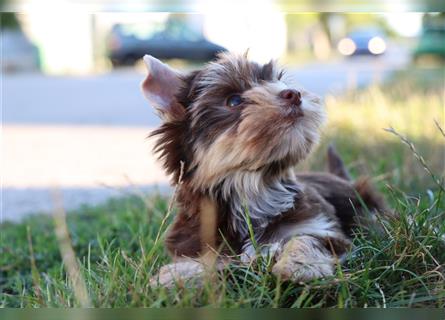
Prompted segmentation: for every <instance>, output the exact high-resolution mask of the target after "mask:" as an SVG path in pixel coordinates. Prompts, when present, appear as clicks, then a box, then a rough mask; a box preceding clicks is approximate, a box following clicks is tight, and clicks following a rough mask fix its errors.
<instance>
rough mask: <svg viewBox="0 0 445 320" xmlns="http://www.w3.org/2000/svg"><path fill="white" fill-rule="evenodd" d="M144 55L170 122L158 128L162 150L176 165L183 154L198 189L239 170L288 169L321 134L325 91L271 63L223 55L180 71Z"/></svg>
mask: <svg viewBox="0 0 445 320" xmlns="http://www.w3.org/2000/svg"><path fill="white" fill-rule="evenodd" d="M144 60H145V63H146V65H147V68H148V71H149V74H148V76H147V78H146V79H145V80H144V82H143V85H142V87H143V92H144V94H145V96H146V97H147V98H148V100H149V101H150V102H151V104H152V105H153V106H154V107H155V108H156V109H157V110H158V112H159V114H160V116H161V118H162V119H163V120H164V122H165V123H164V125H163V127H161V129H160V130H158V131H157V132H156V133H157V134H160V135H161V138H160V140H159V144H158V151H160V152H161V156H162V157H164V158H165V161H166V166H167V170H168V171H170V172H174V171H175V170H174V169H173V168H169V166H174V162H175V161H176V162H179V161H180V160H183V161H185V162H186V168H187V171H188V173H190V175H191V176H193V178H192V180H193V185H194V186H195V187H197V188H211V187H213V186H215V185H216V184H218V183H219V182H221V181H222V180H224V179H225V178H226V177H229V176H231V175H233V174H237V173H239V172H246V171H249V172H260V171H264V172H266V171H267V172H277V171H280V170H283V169H287V168H289V167H290V166H293V165H295V164H297V163H298V162H299V161H301V160H302V159H304V158H305V157H306V156H307V155H308V153H309V152H310V150H311V149H312V147H313V145H314V143H316V142H317V141H318V137H319V129H320V126H321V124H322V123H323V120H324V112H323V108H322V105H321V103H320V100H319V98H318V97H316V96H315V95H313V94H311V93H309V92H307V91H305V90H303V89H302V88H299V87H297V86H296V85H295V84H293V83H292V81H290V77H287V76H286V75H284V73H283V72H282V71H280V70H278V69H277V68H276V66H275V65H274V63H272V62H270V63H268V64H266V65H263V66H260V65H258V64H257V63H254V62H250V61H248V60H247V58H246V57H245V56H238V55H233V54H221V55H219V58H218V59H217V60H216V61H215V62H211V63H209V64H208V65H206V66H205V67H204V68H203V69H202V70H199V71H195V72H191V73H190V74H188V75H180V74H179V73H178V72H176V71H175V70H173V69H171V68H169V67H168V66H167V65H164V64H162V63H161V62H160V61H158V60H156V59H155V58H153V57H150V56H146V57H144ZM173 127H174V128H175V130H176V131H177V132H176V133H174V132H171V131H172V130H171V129H172V128H173ZM162 128H164V130H163V129H162ZM168 128H170V130H169V129H168ZM179 128H180V129H179ZM175 134H176V135H182V136H181V137H179V136H178V137H176V138H175V137H173V135H175ZM175 139H176V141H173V140H175ZM173 149H181V153H182V154H178V150H173ZM171 153H176V154H171ZM176 167H177V168H179V163H176Z"/></svg>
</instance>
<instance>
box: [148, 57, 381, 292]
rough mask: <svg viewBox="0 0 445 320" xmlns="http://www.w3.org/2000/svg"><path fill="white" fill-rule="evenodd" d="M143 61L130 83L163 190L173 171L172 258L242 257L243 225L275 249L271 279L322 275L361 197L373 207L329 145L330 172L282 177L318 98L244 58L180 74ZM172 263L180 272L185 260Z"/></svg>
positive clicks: (296, 156)
mask: <svg viewBox="0 0 445 320" xmlns="http://www.w3.org/2000/svg"><path fill="white" fill-rule="evenodd" d="M144 60H145V63H146V65H147V68H148V75H147V78H146V79H145V80H144V82H143V84H142V89H143V91H144V95H145V96H146V97H147V98H148V100H149V101H150V103H151V104H152V105H153V107H154V108H155V109H156V110H157V111H158V113H159V115H160V117H161V118H162V119H163V120H164V122H163V124H162V125H161V127H160V128H159V129H157V130H155V131H154V132H153V133H152V136H154V137H157V144H156V147H155V151H156V152H157V153H158V154H159V157H160V159H161V160H162V161H163V163H164V167H165V170H166V172H167V173H169V174H171V175H172V183H173V184H174V185H176V184H177V182H178V179H179V177H182V181H181V183H180V184H177V206H178V209H179V212H178V214H177V216H176V218H175V221H174V222H173V225H172V226H171V228H170V230H169V233H168V236H167V239H166V246H167V248H168V250H169V252H170V253H171V254H172V255H173V257H175V259H176V260H177V261H178V258H180V257H199V256H200V255H202V254H203V253H205V252H207V251H208V249H209V247H212V248H213V249H214V250H217V251H219V252H220V253H221V255H225V254H229V253H233V252H234V253H236V254H239V255H241V257H242V259H243V260H244V261H249V260H250V259H254V258H255V254H256V253H255V249H254V248H253V244H252V243H251V240H250V239H251V238H250V235H249V228H248V222H250V223H251V226H252V229H253V233H254V237H255V241H256V242H257V243H258V244H259V245H260V247H261V252H262V253H264V254H272V255H274V256H275V258H276V261H277V262H276V266H275V267H274V268H273V272H274V273H275V274H277V275H278V276H281V277H282V278H284V279H290V280H294V281H300V280H308V279H313V278H316V277H322V276H327V275H330V274H332V273H333V271H334V263H335V260H336V259H335V257H337V256H339V255H342V254H343V253H345V252H346V250H348V248H349V246H350V240H349V236H350V235H351V232H352V228H353V226H354V224H355V223H356V222H357V219H355V217H356V216H357V215H360V214H361V212H364V211H365V210H364V208H363V207H362V204H363V203H365V204H366V207H367V209H368V210H370V211H371V212H374V211H379V210H383V209H384V203H383V200H382V198H381V197H380V196H379V195H378V194H377V193H375V191H373V190H372V188H371V186H370V184H369V183H368V182H367V181H366V180H360V181H358V182H355V183H354V182H351V181H350V180H349V174H348V173H347V171H346V169H345V168H344V165H343V163H342V161H341V159H340V157H339V156H338V155H337V154H336V152H335V150H333V149H330V150H329V152H328V168H329V171H330V172H331V173H303V174H295V173H294V170H293V167H294V166H295V165H296V164H297V163H299V162H300V161H302V160H303V159H305V158H306V157H307V155H308V154H309V153H310V151H311V150H312V148H313V147H314V145H315V144H316V143H317V141H318V139H319V131H320V127H321V126H322V124H323V122H324V111H323V106H322V104H321V102H320V99H319V98H318V97H316V96H314V95H313V94H311V93H309V92H307V91H306V90H304V89H303V88H301V87H298V86H297V85H296V84H295V83H294V81H292V79H291V78H290V77H288V76H286V74H285V73H284V72H283V71H282V70H280V69H278V68H277V67H276V66H275V64H274V63H273V62H270V63H268V64H266V65H263V66H261V65H259V64H257V63H254V62H251V61H249V60H248V59H247V58H246V56H238V55H233V54H229V53H225V54H220V55H219V58H218V59H217V60H216V61H214V62H211V63H209V64H208V65H206V66H205V67H204V68H203V69H202V70H198V71H194V72H191V73H189V74H186V75H181V74H179V73H178V72H176V71H175V70H172V69H171V68H169V67H168V66H166V65H164V64H162V63H161V62H160V61H158V60H156V59H155V58H153V57H150V56H145V57H144ZM181 163H183V166H182V170H183V171H182V172H181ZM360 197H361V198H362V199H363V201H361V200H360ZM209 217H213V218H209ZM215 220H216V221H215ZM203 230H204V231H203ZM204 235H205V236H204ZM178 263H179V262H178ZM181 263H184V266H186V267H184V268H185V269H184V270H186V271H184V274H186V275H187V276H186V277H189V276H190V268H189V266H190V264H189V262H187V263H185V262H181ZM178 268H179V269H180V265H176V266H174V267H172V266H169V267H166V268H164V269H163V270H164V271H165V270H177V269H178ZM198 269H199V268H198ZM175 274H176V275H178V274H179V275H180V274H181V272H180V271H175ZM162 282H163V283H164V284H165V282H168V280H165V279H164V280H163V281H162Z"/></svg>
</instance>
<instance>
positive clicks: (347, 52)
mask: <svg viewBox="0 0 445 320" xmlns="http://www.w3.org/2000/svg"><path fill="white" fill-rule="evenodd" d="M337 48H338V51H339V52H340V53H341V54H342V55H344V56H352V55H362V54H366V55H374V56H377V55H381V54H383V53H384V52H385V51H386V42H385V39H384V36H383V34H382V33H381V32H379V31H378V30H375V29H372V28H364V29H359V30H356V31H353V32H351V33H349V34H348V35H347V37H345V38H343V39H341V40H340V41H339V43H338V46H337Z"/></svg>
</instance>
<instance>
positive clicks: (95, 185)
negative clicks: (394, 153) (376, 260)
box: [1, 58, 402, 221]
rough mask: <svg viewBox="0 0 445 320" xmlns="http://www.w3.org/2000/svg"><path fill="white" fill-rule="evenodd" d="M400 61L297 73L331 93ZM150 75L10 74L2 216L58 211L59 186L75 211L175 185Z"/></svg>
mask: <svg viewBox="0 0 445 320" xmlns="http://www.w3.org/2000/svg"><path fill="white" fill-rule="evenodd" d="M398 65H399V66H401V65H402V64H401V62H400V61H399V62H398ZM394 67H397V64H394V63H392V62H391V63H388V58H385V59H381V60H376V59H369V58H368V59H366V58H365V59H354V60H352V61H338V62H336V63H330V64H319V65H311V66H306V67H302V68H298V69H293V70H292V71H291V72H292V73H294V74H295V76H296V77H297V78H298V80H299V81H300V82H301V83H302V84H303V85H304V86H305V87H307V89H309V90H312V91H314V92H316V93H318V94H320V95H325V94H326V93H327V92H336V91H339V90H340V91H341V90H343V89H345V88H347V87H348V86H354V85H365V84H368V83H370V82H372V81H373V80H376V79H378V78H380V77H382V76H384V75H385V74H386V72H387V71H388V70H389V69H391V68H394ZM142 78H143V74H142V72H137V71H135V70H132V69H126V70H120V71H115V72H112V73H109V74H104V75H98V76H89V77H45V76H43V75H39V74H12V75H5V76H4V77H3V84H2V90H3V95H2V117H3V129H2V183H3V188H2V211H1V219H2V221H3V220H19V219H20V218H21V217H23V216H24V215H26V214H30V213H33V212H41V211H44V212H48V211H51V209H52V203H51V197H50V190H51V189H52V188H59V189H60V190H62V192H63V195H64V200H65V202H64V203H65V206H66V208H67V209H72V208H76V207H78V206H79V205H80V204H82V203H90V204H95V203H100V202H103V201H104V200H105V199H107V198H109V197H111V196H117V195H120V194H122V193H128V192H136V191H137V190H142V191H147V190H153V189H154V188H160V190H163V191H166V190H167V191H168V188H167V187H166V186H167V185H168V178H167V177H166V176H165V175H164V173H163V171H162V170H161V168H160V166H159V164H158V163H157V162H156V160H155V157H154V156H153V154H152V153H151V147H152V142H151V141H149V140H147V139H146V136H147V134H148V133H149V132H150V131H151V130H152V128H154V127H156V126H157V125H158V124H159V120H158V119H157V117H156V116H155V115H154V113H153V112H152V110H151V108H150V107H149V106H148V104H147V103H146V102H145V100H144V99H143V98H142V95H141V94H140V92H139V83H140V81H141V79H142Z"/></svg>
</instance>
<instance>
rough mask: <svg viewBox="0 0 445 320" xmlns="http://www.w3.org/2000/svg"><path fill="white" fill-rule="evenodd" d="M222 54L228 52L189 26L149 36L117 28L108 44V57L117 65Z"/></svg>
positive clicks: (203, 59)
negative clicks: (144, 58) (145, 58)
mask: <svg viewBox="0 0 445 320" xmlns="http://www.w3.org/2000/svg"><path fill="white" fill-rule="evenodd" d="M221 51H226V49H225V48H223V47H221V46H219V45H217V44H215V43H213V42H210V41H208V40H207V39H205V38H204V36H203V35H202V33H199V32H197V31H195V30H193V29H192V28H189V27H188V26H187V25H186V24H184V25H182V26H181V27H175V28H166V29H164V30H161V31H158V32H155V33H154V34H152V35H151V36H148V37H141V36H137V35H136V34H131V33H125V32H123V28H122V26H121V25H115V26H114V27H113V30H112V32H111V35H110V40H109V44H108V57H109V59H110V60H111V62H112V64H113V66H120V65H133V64H134V63H135V62H136V61H137V60H139V59H140V58H141V57H142V56H143V55H145V54H150V55H152V56H154V57H157V58H159V59H175V58H176V59H186V60H193V61H208V60H211V59H213V58H214V57H215V56H216V54H217V53H218V52H221Z"/></svg>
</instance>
